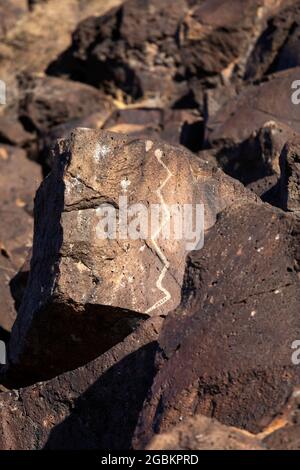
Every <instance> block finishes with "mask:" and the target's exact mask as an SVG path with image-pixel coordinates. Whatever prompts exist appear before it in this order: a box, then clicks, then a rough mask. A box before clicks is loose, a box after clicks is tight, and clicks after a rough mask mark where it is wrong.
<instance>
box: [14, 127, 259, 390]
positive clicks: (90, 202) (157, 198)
mask: <svg viewBox="0 0 300 470" xmlns="http://www.w3.org/2000/svg"><path fill="white" fill-rule="evenodd" d="M153 174H155V175H156V179H155V181H154V180H153V177H152V175H153ZM120 196H123V197H127V203H128V206H132V204H136V203H144V204H145V205H146V206H147V207H150V206H151V204H161V206H162V208H163V210H162V216H161V218H160V221H159V225H158V226H157V227H155V228H154V230H153V229H152V231H151V230H150V228H151V226H150V222H149V220H148V222H149V225H148V227H149V231H148V233H142V234H141V239H137V240H133V239H132V238H131V237H128V236H127V235H126V234H125V236H124V239H121V238H120V236H121V235H120V233H119V226H118V225H117V232H116V239H101V238H99V237H98V232H97V227H98V224H99V222H100V220H101V218H100V217H99V213H98V212H97V211H98V209H99V206H100V204H102V205H103V204H104V205H106V207H107V204H110V205H111V206H113V207H114V208H119V207H120V204H121V203H122V201H121V200H120V199H119V198H120ZM253 197H254V196H252V194H251V193H250V192H249V193H248V192H247V191H246V190H245V189H244V188H243V186H242V185H241V184H239V183H237V182H235V181H234V180H232V179H231V178H229V177H227V176H226V175H225V174H224V173H222V171H221V170H218V169H215V168H213V167H211V166H210V165H209V164H208V163H206V162H204V161H203V160H200V159H197V158H196V157H195V156H194V155H193V154H192V153H189V152H187V151H186V150H184V149H179V148H177V147H172V146H169V145H167V144H165V143H163V142H154V141H150V140H146V141H144V140H140V141H139V140H136V139H134V138H133V139H130V138H129V137H126V136H122V135H118V134H114V133H109V132H105V131H93V130H88V129H78V130H76V131H75V132H74V133H73V134H72V137H71V139H70V140H66V141H61V142H60V144H59V145H58V147H57V150H56V156H55V159H54V168H53V171H52V173H51V175H49V176H48V178H46V179H45V180H44V182H43V184H42V185H41V187H40V189H39V192H38V194H37V198H36V204H35V220H36V223H35V235H34V246H33V259H32V269H31V274H30V280H29V285H28V290H27V293H26V295H25V298H24V301H23V304H22V306H21V308H20V311H19V315H18V319H17V322H16V323H15V325H14V329H13V334H12V339H11V342H10V346H9V348H10V349H9V361H10V366H9V377H11V380H14V379H13V376H16V377H17V376H18V374H21V377H19V379H17V380H21V381H23V380H29V381H31V380H32V379H35V380H37V379H38V380H40V379H41V378H47V377H51V376H53V375H55V374H57V373H59V372H62V371H65V370H68V369H71V368H74V367H76V366H79V365H81V364H84V363H85V362H87V360H91V359H93V358H94V357H97V356H98V355H99V354H101V353H102V352H104V351H105V350H107V349H108V348H110V347H112V346H113V345H114V344H115V343H116V342H118V341H120V340H121V339H122V338H123V337H124V336H125V335H127V334H129V333H130V331H131V330H132V328H135V326H136V324H137V323H138V322H139V321H141V320H142V319H145V318H147V316H148V315H156V314H162V313H167V312H168V311H170V310H172V309H173V308H175V307H176V306H177V305H178V303H179V301H180V295H181V283H182V278H183V272H184V266H185V257H186V254H187V251H189V250H190V249H192V248H191V245H189V244H187V242H188V241H189V242H192V241H194V240H193V237H189V238H184V236H183V237H182V239H178V240H175V239H174V236H172V232H171V238H170V239H163V237H162V236H161V232H162V229H163V228H164V227H165V225H166V221H168V218H167V217H168V216H169V215H170V217H171V219H170V220H171V223H172V221H174V215H172V214H171V212H170V209H168V207H167V206H169V205H171V204H180V205H181V206H183V205H184V204H192V205H195V204H196V203H197V204H204V210H205V214H204V215H205V227H202V223H201V219H199V222H200V223H201V225H200V226H199V227H198V230H199V233H198V234H199V239H200V238H201V237H200V234H201V230H202V231H203V229H204V228H209V227H210V226H212V225H213V224H214V223H215V220H216V216H217V214H218V213H219V212H220V211H221V210H222V209H224V208H225V207H226V206H230V205H231V204H234V203H235V202H236V201H238V203H239V202H240V200H241V199H244V200H248V199H250V200H251V199H253ZM102 207H103V206H102ZM150 209H151V207H150ZM166 211H167V212H168V214H166ZM148 214H149V213H147V217H148ZM129 220H130V219H129ZM174 223H175V222H174ZM171 230H172V225H171ZM138 236H139V235H138ZM155 237H156V239H155V240H154V238H155ZM198 241H200V240H198ZM193 246H194V245H193ZM108 331H109V333H108ZM14 371H16V372H14ZM26 374H27V379H26V378H25V377H26Z"/></svg>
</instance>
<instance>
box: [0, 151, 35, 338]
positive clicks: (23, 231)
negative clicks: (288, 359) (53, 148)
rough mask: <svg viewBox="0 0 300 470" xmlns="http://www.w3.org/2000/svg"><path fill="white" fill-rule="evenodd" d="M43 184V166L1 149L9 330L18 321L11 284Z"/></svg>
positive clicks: (2, 312) (3, 276)
mask: <svg viewBox="0 0 300 470" xmlns="http://www.w3.org/2000/svg"><path fill="white" fill-rule="evenodd" d="M40 181H41V171H40V167H39V166H38V165H36V164H35V163H33V162H30V161H29V160H27V158H26V155H25V152H23V151H22V150H18V149H16V148H14V147H11V146H7V145H1V146H0V201H1V202H0V214H1V224H0V291H1V297H0V298H1V304H0V327H2V328H4V329H6V330H10V329H11V327H12V324H13V322H14V319H15V310H14V303H13V299H12V297H11V295H10V287H9V283H10V281H11V279H12V278H13V277H14V274H15V273H16V272H17V271H18V269H19V268H20V267H21V266H22V264H23V262H24V260H25V257H26V255H27V251H28V249H29V248H30V246H31V243H32V232H33V219H32V217H31V215H30V213H32V210H33V197H34V194H35V191H36V189H37V187H38V185H39V183H40Z"/></svg>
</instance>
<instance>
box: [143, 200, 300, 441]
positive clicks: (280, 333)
mask: <svg viewBox="0 0 300 470" xmlns="http://www.w3.org/2000/svg"><path fill="white" fill-rule="evenodd" d="M299 237H300V225H299V221H298V219H297V218H295V217H292V216H291V215H288V214H285V213H283V212H282V211H280V210H278V209H274V208H271V207H270V206H268V205H265V204H261V205H256V204H250V205H249V204H246V205H241V206H240V207H235V208H231V209H228V210H226V211H225V212H224V213H223V214H222V215H221V216H220V218H219V220H218V222H217V223H216V225H215V226H214V227H213V228H212V229H211V230H210V232H209V234H208V235H207V237H206V242H205V246H204V248H203V250H202V251H198V252H193V253H192V254H191V255H190V256H189V258H188V262H187V269H186V276H185V283H184V287H183V299H182V303H181V306H180V307H179V308H178V309H177V310H175V312H174V313H172V314H169V316H168V317H167V319H166V322H165V325H164V328H163V331H162V333H161V335H160V339H159V344H160V348H161V353H160V354H159V356H158V358H157V364H158V367H159V371H158V373H157V375H156V377H155V379H154V383H153V386H152V390H151V393H150V394H149V397H148V400H147V401H146V403H145V405H144V410H143V412H142V414H141V417H140V420H139V426H138V428H137V432H136V440H135V445H136V446H137V447H143V446H145V445H147V443H148V441H149V439H150V438H151V437H152V435H153V434H156V433H161V432H165V431H168V430H170V429H171V427H172V426H173V425H176V424H178V423H179V422H180V420H181V419H183V418H185V417H189V416H193V415H195V414H199V413H200V414H204V415H207V416H210V417H214V418H216V419H218V420H219V421H221V422H222V423H224V424H227V425H231V426H236V427H239V428H243V429H246V430H248V431H251V432H259V431H261V430H263V429H264V428H265V427H266V426H267V425H268V424H269V423H270V422H271V421H272V419H273V417H274V416H276V415H278V414H279V412H280V411H281V410H282V408H283V406H284V404H285V401H286V400H287V398H288V397H289V395H290V394H291V392H292V390H293V386H295V385H297V384H298V383H299V380H300V369H299V367H297V366H295V365H293V363H292V351H293V350H292V343H293V342H294V340H296V339H298V338H299V337H300V336H299V335H300V326H299V304H300V280H299V271H300V267H299V266H300V265H299V261H300V251H299Z"/></svg>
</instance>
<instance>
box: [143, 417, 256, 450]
mask: <svg viewBox="0 0 300 470" xmlns="http://www.w3.org/2000/svg"><path fill="white" fill-rule="evenodd" d="M146 448H147V450H152V451H154V450H173V451H174V450H182V451H187V450H264V449H265V447H264V446H263V445H262V443H261V441H260V439H259V438H258V437H256V436H254V435H253V434H251V433H249V432H246V431H243V430H241V429H237V428H233V427H231V426H224V425H223V424H221V423H219V422H218V421H217V420H216V419H211V418H207V417H206V416H202V415H198V416H193V417H192V418H187V419H186V420H184V421H183V422H182V423H181V424H178V425H177V426H174V428H172V429H171V430H170V431H168V432H165V433H162V434H158V435H157V436H155V437H153V439H152V440H151V441H150V443H149V444H148V445H147V447H146Z"/></svg>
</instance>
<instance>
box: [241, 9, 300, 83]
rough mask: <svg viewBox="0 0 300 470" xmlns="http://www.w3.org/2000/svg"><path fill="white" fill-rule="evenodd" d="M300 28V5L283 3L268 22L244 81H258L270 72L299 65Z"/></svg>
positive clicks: (248, 65) (249, 61)
mask: <svg viewBox="0 0 300 470" xmlns="http://www.w3.org/2000/svg"><path fill="white" fill-rule="evenodd" d="M299 26H300V2H299V1H297V0H288V1H285V2H282V8H281V9H280V11H279V12H278V14H276V15H275V16H274V17H272V18H270V19H269V21H268V26H267V28H266V29H264V31H263V32H262V34H261V36H260V38H259V39H258V41H257V43H256V44H255V47H254V48H253V50H252V52H251V55H250V57H249V58H248V61H247V65H246V69H245V78H246V79H248V80H249V79H252V80H253V79H255V80H257V79H261V78H262V77H263V76H264V75H266V74H268V73H270V72H271V73H272V72H276V71H280V70H284V69H288V68H291V67H297V66H299V65H300V60H299V58H300V56H299V48H298V40H299Z"/></svg>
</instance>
